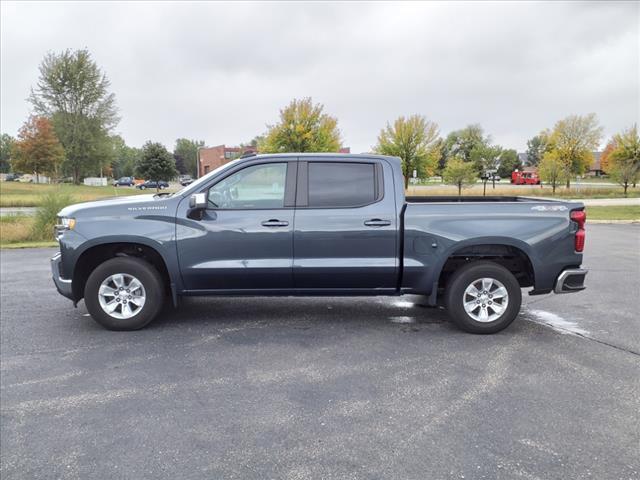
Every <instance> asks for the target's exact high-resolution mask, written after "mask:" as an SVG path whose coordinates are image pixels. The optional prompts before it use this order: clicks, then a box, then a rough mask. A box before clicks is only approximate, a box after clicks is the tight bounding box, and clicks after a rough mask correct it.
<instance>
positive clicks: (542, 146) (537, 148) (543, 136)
mask: <svg viewBox="0 0 640 480" xmlns="http://www.w3.org/2000/svg"><path fill="white" fill-rule="evenodd" d="M548 139H549V137H548V134H547V133H545V132H542V133H540V134H538V135H536V136H535V137H533V138H531V139H530V140H527V165H528V166H530V167H537V166H538V164H539V163H540V160H542V156H543V155H544V153H545V152H546V150H547V144H548Z"/></svg>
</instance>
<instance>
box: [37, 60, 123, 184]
mask: <svg viewBox="0 0 640 480" xmlns="http://www.w3.org/2000/svg"><path fill="white" fill-rule="evenodd" d="M109 86H110V83H109V80H108V79H107V77H106V75H105V74H104V73H102V71H101V70H100V69H99V68H98V65H97V64H96V63H95V62H94V61H93V60H92V59H91V55H90V53H89V51H88V50H76V51H72V50H65V51H64V52H62V53H60V54H55V53H48V54H47V55H46V56H45V57H44V60H43V61H42V63H41V64H40V78H39V79H38V83H37V85H36V87H35V89H34V88H32V89H31V95H30V97H29V101H30V102H31V103H32V104H33V107H34V109H35V111H36V113H38V114H40V115H43V116H46V117H48V118H50V119H51V120H52V122H53V126H54V129H55V131H56V135H57V136H58V138H59V139H60V142H61V143H62V146H63V147H64V150H65V155H66V158H65V162H64V164H63V169H65V170H66V171H67V172H69V173H70V174H71V175H72V176H73V180H74V182H75V183H79V182H80V178H81V177H82V176H84V175H86V174H91V173H99V172H100V171H101V169H102V168H103V167H105V166H106V165H109V164H110V162H111V157H110V154H111V153H112V148H111V142H110V139H109V133H110V131H111V129H112V128H113V127H114V126H115V125H116V124H117V123H118V120H119V119H118V116H117V109H116V105H115V95H114V94H113V93H110V92H109Z"/></svg>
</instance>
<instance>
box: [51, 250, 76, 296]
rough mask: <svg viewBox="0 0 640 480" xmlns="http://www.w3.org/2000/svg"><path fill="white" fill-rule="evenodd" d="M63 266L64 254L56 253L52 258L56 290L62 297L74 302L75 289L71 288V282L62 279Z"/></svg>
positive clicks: (52, 272)
mask: <svg viewBox="0 0 640 480" xmlns="http://www.w3.org/2000/svg"><path fill="white" fill-rule="evenodd" d="M61 264H62V254H61V253H60V252H58V253H56V254H55V255H54V256H53V257H52V258H51V274H52V276H53V283H55V285H56V289H57V290H58V293H60V295H62V296H64V297H67V298H69V299H71V300H73V289H72V287H71V280H67V279H66V278H62V276H61V275H60V265H61Z"/></svg>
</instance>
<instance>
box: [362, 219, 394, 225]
mask: <svg viewBox="0 0 640 480" xmlns="http://www.w3.org/2000/svg"><path fill="white" fill-rule="evenodd" d="M364 224H365V225H366V226H367V227H388V226H389V225H391V222H390V221H389V220H380V219H379V218H372V219H371V220H367V221H366V222H364Z"/></svg>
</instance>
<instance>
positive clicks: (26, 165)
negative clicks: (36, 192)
mask: <svg viewBox="0 0 640 480" xmlns="http://www.w3.org/2000/svg"><path fill="white" fill-rule="evenodd" d="M63 160H64V149H63V148H62V145H61V144H60V141H59V140H58V137H56V134H55V132H54V130H53V126H52V125H51V122H50V121H49V120H48V119H47V118H45V117H36V116H31V117H30V118H29V119H28V120H27V121H26V122H25V123H24V125H23V126H22V128H20V132H18V141H17V142H16V143H15V144H14V148H13V152H12V163H11V167H12V168H13V170H14V171H17V172H25V173H26V172H28V173H35V174H36V183H38V182H39V180H40V178H39V176H40V174H41V173H44V174H47V175H49V176H54V175H57V173H58V169H59V167H60V164H61V163H62V161H63Z"/></svg>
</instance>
